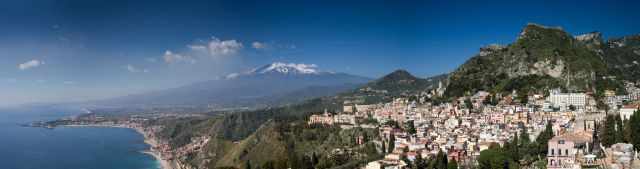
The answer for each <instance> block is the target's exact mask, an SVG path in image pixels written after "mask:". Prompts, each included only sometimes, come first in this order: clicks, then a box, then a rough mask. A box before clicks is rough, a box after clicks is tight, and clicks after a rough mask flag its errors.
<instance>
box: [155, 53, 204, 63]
mask: <svg viewBox="0 0 640 169" xmlns="http://www.w3.org/2000/svg"><path fill="white" fill-rule="evenodd" d="M162 58H163V59H164V62H166V63H181V62H184V63H191V64H194V63H196V60H195V59H193V58H191V56H187V55H181V54H177V53H173V52H171V51H170V50H167V51H165V52H164V55H163V56H162Z"/></svg>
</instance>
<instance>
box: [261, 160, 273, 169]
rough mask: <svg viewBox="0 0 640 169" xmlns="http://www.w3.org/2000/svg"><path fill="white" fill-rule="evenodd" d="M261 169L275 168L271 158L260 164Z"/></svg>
mask: <svg viewBox="0 0 640 169" xmlns="http://www.w3.org/2000/svg"><path fill="white" fill-rule="evenodd" d="M262 169H275V165H274V162H273V160H269V161H267V162H265V163H264V164H262Z"/></svg>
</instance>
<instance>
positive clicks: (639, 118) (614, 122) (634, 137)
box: [599, 111, 640, 150]
mask: <svg viewBox="0 0 640 169" xmlns="http://www.w3.org/2000/svg"><path fill="white" fill-rule="evenodd" d="M603 123H604V124H603V125H604V126H603V127H600V128H599V129H600V131H599V133H602V134H600V135H599V136H600V142H601V143H602V145H604V146H606V147H609V146H611V145H613V144H616V143H629V144H633V146H634V148H635V149H636V150H640V136H638V134H634V133H638V132H640V111H636V112H634V113H633V115H631V117H630V118H629V120H625V121H623V120H622V119H621V118H620V116H619V115H609V116H607V118H606V120H605V121H604V122H603Z"/></svg>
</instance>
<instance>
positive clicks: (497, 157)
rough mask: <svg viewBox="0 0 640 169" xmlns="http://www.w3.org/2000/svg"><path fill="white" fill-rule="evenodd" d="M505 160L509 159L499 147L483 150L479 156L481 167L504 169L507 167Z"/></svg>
mask: <svg viewBox="0 0 640 169" xmlns="http://www.w3.org/2000/svg"><path fill="white" fill-rule="evenodd" d="M504 161H507V158H506V157H505V154H504V153H503V152H501V151H500V150H499V149H487V150H482V151H481V152H480V156H479V157H478V164H479V167H480V169H502V168H504V167H505V166H504Z"/></svg>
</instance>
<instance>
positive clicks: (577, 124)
mask: <svg viewBox="0 0 640 169" xmlns="http://www.w3.org/2000/svg"><path fill="white" fill-rule="evenodd" d="M639 85H640V84H637V83H636V84H634V83H627V84H626V91H628V94H626V95H615V92H613V91H607V93H606V94H605V99H606V102H607V107H608V108H607V110H605V109H601V108H598V105H597V102H596V99H595V98H594V96H593V93H566V92H562V91H561V90H560V89H552V90H549V91H547V92H546V93H540V94H531V95H528V96H525V97H524V98H526V101H524V102H523V100H522V98H523V97H518V96H517V92H516V91H513V93H511V94H509V95H499V94H497V95H496V94H492V93H489V92H485V91H480V92H477V93H475V94H473V95H470V96H466V97H460V98H458V99H456V100H455V101H453V102H444V103H440V104H434V103H433V102H429V101H427V100H428V99H430V98H433V97H438V96H439V95H442V93H443V90H445V89H444V88H443V87H442V85H440V86H439V87H438V88H437V89H434V90H433V91H430V92H428V93H420V94H417V96H418V97H400V98H394V99H393V100H392V101H391V102H384V103H377V104H358V102H359V101H358V100H348V101H345V103H344V106H343V108H342V112H328V111H326V110H325V111H324V112H322V113H318V114H314V115H312V116H311V117H309V119H308V124H321V125H331V126H339V127H340V128H343V129H347V128H353V127H362V128H377V129H378V130H379V138H380V140H375V141H374V142H376V143H377V144H378V145H379V147H381V148H380V150H381V151H382V152H384V154H385V156H384V158H383V159H380V160H376V161H372V162H369V163H367V164H366V166H365V167H363V168H366V169H380V168H385V169H402V168H410V166H411V165H415V164H416V163H418V162H417V161H418V160H422V159H434V158H438V156H440V154H445V155H446V159H447V160H448V161H449V162H451V161H455V162H456V163H457V166H460V167H459V168H468V167H470V166H478V165H481V164H479V163H482V162H479V158H481V154H482V152H483V151H484V150H488V149H491V148H492V147H495V146H498V147H499V146H502V147H505V146H508V145H509V144H512V143H511V142H514V139H515V142H516V143H515V145H516V147H517V146H518V145H519V146H523V145H524V144H525V143H518V142H519V141H518V139H520V140H527V143H529V142H533V141H534V140H535V141H544V144H543V145H545V146H548V147H545V148H542V150H539V151H540V152H542V154H538V155H537V157H529V159H527V158H524V159H523V161H527V160H530V161H535V162H536V164H531V165H530V166H531V167H530V168H552V169H576V168H615V169H630V168H640V161H639V160H638V153H637V152H635V151H633V145H631V144H629V142H616V143H613V144H612V143H608V144H612V145H609V146H607V144H603V143H601V142H600V140H601V138H599V137H603V133H602V132H601V129H599V128H598V127H600V126H603V124H604V123H605V120H606V119H607V118H608V115H610V116H617V117H620V118H621V119H624V120H628V119H630V117H631V116H632V115H633V113H634V112H637V111H638V109H639V108H640V104H639V102H638V100H640V89H639V88H638V87H637V86H639ZM636 115H637V113H636ZM370 121H374V123H368V122H370ZM625 125H629V124H628V123H627V124H625ZM621 127H622V126H618V128H621ZM545 130H547V131H545ZM545 132H551V133H545ZM549 134H551V135H549ZM541 135H549V136H544V137H549V138H547V139H546V140H545V139H544V138H543V136H541ZM520 142H523V141H520ZM538 144H540V143H538ZM516 149H517V148H516ZM537 149H541V148H537ZM536 151H537V150H536ZM534 156H535V155H534ZM531 159H533V160H531ZM465 166H466V167H465Z"/></svg>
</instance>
